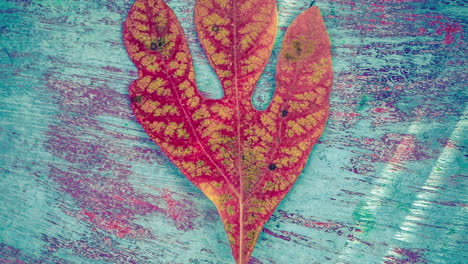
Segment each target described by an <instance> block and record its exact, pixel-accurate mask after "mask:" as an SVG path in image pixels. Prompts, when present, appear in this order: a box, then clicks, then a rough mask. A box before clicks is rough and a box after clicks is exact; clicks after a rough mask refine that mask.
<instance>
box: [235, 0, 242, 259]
mask: <svg viewBox="0 0 468 264" xmlns="http://www.w3.org/2000/svg"><path fill="white" fill-rule="evenodd" d="M237 22H238V18H237V1H233V37H234V45H233V59H234V89H235V96H236V113H237V148H238V149H237V151H238V152H237V153H238V155H237V168H238V176H239V196H238V201H239V231H240V232H239V233H240V234H239V256H238V260H239V263H238V264H242V261H243V259H242V249H243V240H244V223H243V221H242V220H243V217H242V216H243V215H244V181H243V177H242V162H241V156H242V146H241V138H240V137H241V131H240V130H241V128H240V121H241V120H240V119H241V113H240V107H239V84H238V72H237V70H238V69H237V67H238V61H237V44H238V43H237Z"/></svg>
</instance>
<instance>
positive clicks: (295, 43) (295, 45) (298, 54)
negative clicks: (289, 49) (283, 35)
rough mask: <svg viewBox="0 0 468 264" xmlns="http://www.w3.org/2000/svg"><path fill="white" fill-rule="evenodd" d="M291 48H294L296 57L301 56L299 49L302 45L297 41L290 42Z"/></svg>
mask: <svg viewBox="0 0 468 264" xmlns="http://www.w3.org/2000/svg"><path fill="white" fill-rule="evenodd" d="M292 46H293V48H294V51H295V52H296V55H297V56H301V53H302V47H301V46H302V44H301V42H299V41H297V40H296V41H293V42H292Z"/></svg>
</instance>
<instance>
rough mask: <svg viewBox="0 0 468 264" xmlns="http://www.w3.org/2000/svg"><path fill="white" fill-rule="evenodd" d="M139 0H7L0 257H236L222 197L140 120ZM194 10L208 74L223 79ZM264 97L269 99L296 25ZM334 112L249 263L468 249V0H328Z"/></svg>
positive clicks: (438, 254)
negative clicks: (132, 12)
mask: <svg viewBox="0 0 468 264" xmlns="http://www.w3.org/2000/svg"><path fill="white" fill-rule="evenodd" d="M131 4H132V1H104V0H93V1H77V0H75V1H73V0H64V1H19V0H18V1H13V0H7V1H5V0H3V1H1V2H0V13H1V15H0V32H1V39H0V74H1V79H2V80H1V82H0V187H1V191H0V202H1V206H0V263H181V264H182V263H183V264H185V263H200V264H201V263H233V260H232V257H231V253H230V249H229V245H228V242H227V238H226V235H225V232H224V230H223V225H222V223H221V221H220V220H219V217H218V215H217V213H216V210H215V207H214V206H213V205H212V204H211V203H210V202H209V200H208V199H206V198H205V197H204V196H203V195H202V194H201V192H200V191H199V190H198V189H196V188H195V187H194V186H192V185H191V184H190V183H189V181H188V180H186V179H185V177H184V176H183V175H182V174H181V173H180V172H179V171H178V170H177V168H175V167H174V166H173V165H172V164H171V163H170V162H169V161H168V159H167V158H165V157H164V155H162V153H161V152H160V151H159V149H158V148H157V147H156V145H155V144H154V143H153V142H151V140H150V139H149V138H148V136H147V135H146V134H145V133H144V131H143V129H142V128H141V127H140V126H139V125H138V124H137V122H136V121H135V118H134V117H133V115H132V113H131V109H130V102H129V99H128V96H127V95H128V93H127V88H128V85H129V84H130V83H131V82H132V80H134V79H135V77H136V72H135V67H134V65H133V64H132V63H131V62H130V60H129V58H128V56H127V53H126V51H125V48H124V46H123V41H122V22H123V21H124V19H125V16H126V14H127V12H128V10H129V8H130V5H131ZM193 4H194V3H193V1H171V2H169V5H170V6H171V7H172V8H173V9H174V10H175V11H176V13H177V15H178V17H179V18H180V20H181V21H182V22H183V26H184V27H185V30H186V34H187V36H188V38H189V40H190V42H191V49H192V53H193V56H194V58H195V60H196V61H195V63H196V71H197V78H198V79H197V81H198V82H199V84H200V86H201V87H202V88H204V89H205V91H206V92H207V93H209V94H211V95H212V96H215V97H220V96H221V93H220V91H219V90H216V84H213V82H212V81H210V80H212V79H213V78H214V74H213V72H212V71H211V70H210V69H209V66H208V64H207V62H206V58H205V57H204V56H203V55H202V53H201V48H200V47H199V45H198V43H197V40H196V35H195V32H194V26H193ZM309 4H310V2H309V1H307V2H305V1H297V0H296V1H291V2H285V1H281V2H278V9H279V12H280V17H279V18H280V20H279V22H280V25H279V26H280V31H279V35H278V41H277V44H276V48H275V51H274V54H273V57H272V58H271V62H270V64H269V66H268V68H267V71H266V73H265V74H264V76H263V77H262V80H261V82H260V84H259V86H258V89H257V92H256V93H255V96H254V99H253V100H254V102H255V104H256V105H257V107H259V108H264V107H265V106H266V105H267V104H268V100H269V98H270V97H271V94H272V89H274V88H273V81H272V78H273V75H274V65H275V64H276V56H277V54H278V52H279V49H278V47H279V43H281V41H280V40H281V38H282V37H283V35H284V30H285V27H286V26H287V25H288V24H289V23H290V22H291V21H292V20H293V19H294V17H295V16H296V15H297V14H299V13H300V12H301V10H303V9H304V8H307V7H308V6H309ZM315 5H318V6H319V7H320V8H321V11H322V14H323V16H324V20H325V23H326V25H327V28H328V31H329V34H330V38H331V39H332V44H333V54H334V58H333V59H334V61H333V64H334V72H335V73H334V74H335V79H334V86H333V92H332V95H331V111H332V112H331V116H330V119H329V121H328V125H327V128H326V130H325V132H324V134H323V136H322V138H321V140H320V143H319V144H318V145H317V146H316V147H315V149H314V150H313V152H312V155H311V158H310V159H309V162H308V165H307V167H306V169H305V171H304V172H303V173H302V174H301V176H300V177H299V180H298V182H297V183H296V185H295V186H294V187H293V189H292V191H291V192H290V194H289V195H288V196H287V197H286V199H285V200H284V201H283V202H282V203H281V204H280V206H279V207H278V209H277V211H276V212H275V213H274V215H273V217H272V218H271V219H270V221H269V222H268V223H267V224H266V226H265V228H264V232H263V233H262V235H261V236H260V239H259V242H258V244H257V246H256V249H255V251H254V253H253V256H254V259H255V260H254V261H253V263H264V264H267V263H273V264H283V263H387V264H391V263H466V261H467V260H466V259H467V257H468V256H467V252H466V244H467V239H466V237H467V231H466V230H467V216H466V211H467V196H466V192H467V180H466V133H467V131H466V130H467V121H466V112H467V109H466V64H465V63H466V55H465V54H466V52H467V51H466V46H465V41H464V33H465V30H466V19H465V14H466V13H467V11H468V10H467V8H466V7H464V5H466V3H465V1H455V0H453V1H435V0H434V1H422V0H398V1H377V0H374V1H371V0H361V1H345V0H333V1H317V2H316V3H315Z"/></svg>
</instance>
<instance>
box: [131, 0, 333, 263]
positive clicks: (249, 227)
mask: <svg viewBox="0 0 468 264" xmlns="http://www.w3.org/2000/svg"><path fill="white" fill-rule="evenodd" d="M195 20H196V26H197V31H198V35H199V38H200V41H201V43H202V45H203V47H204V48H205V51H206V53H207V55H208V58H209V60H210V63H211V65H212V66H213V68H214V69H215V72H216V73H217V75H218V76H219V78H220V80H221V83H222V85H223V88H224V91H225V97H224V98H223V99H220V100H212V99H207V98H204V97H203V96H202V95H201V94H200V92H199V91H198V89H197V88H196V83H195V79H194V70H193V64H192V59H191V56H190V53H189V50H188V47H187V41H186V39H185V36H184V34H183V30H182V28H181V26H180V24H179V23H178V21H177V18H176V16H175V15H174V13H173V11H172V10H171V9H170V8H169V7H168V6H167V5H166V4H165V3H164V2H163V1H162V0H137V1H136V2H135V4H134V5H133V7H132V9H131V10H130V12H129V14H128V17H127V20H126V22H125V29H124V40H125V45H126V47H127V51H128V53H129V55H130V57H131V59H132V60H133V61H134V63H135V65H136V66H137V67H138V70H139V79H138V80H136V81H135V82H134V83H133V84H132V85H131V87H130V97H131V100H132V107H133V110H134V113H135V115H136V117H137V119H138V121H139V122H140V123H141V124H142V126H143V127H144V129H145V131H146V132H147V133H148V135H149V136H150V137H151V138H152V139H153V140H154V141H155V142H156V143H157V144H158V145H159V147H160V148H161V149H162V150H163V151H164V153H166V155H167V156H168V157H169V158H170V159H171V160H172V161H173V162H174V164H175V165H176V166H177V167H179V169H180V170H181V171H182V173H183V174H184V175H185V176H186V177H187V178H188V179H189V180H190V181H191V182H193V183H194V184H195V185H196V186H197V187H198V188H200V189H201V190H202V191H203V192H204V193H205V194H206V195H207V196H208V198H210V199H211V200H212V201H213V203H214V204H215V205H216V207H217V209H218V212H219V214H220V216H221V219H222V220H223V223H224V226H225V229H226V233H227V236H228V239H229V242H230V244H231V248H232V253H233V256H234V258H235V260H236V263H238V264H246V263H247V262H248V260H249V258H250V255H251V254H252V251H253V248H254V246H255V243H256V241H257V238H258V235H259V234H260V232H261V230H262V227H263V225H264V223H265V222H266V221H267V220H268V219H269V217H270V216H271V214H272V213H273V212H274V209H275V208H276V206H277V205H278V203H279V202H280V201H281V200H282V199H283V197H284V196H285V195H286V193H287V192H288V191H289V189H290V188H291V187H292V185H293V183H294V182H295V180H296V179H297V176H298V175H299V174H300V173H301V171H302V169H303V168H304V165H305V162H306V161H307V157H308V154H309V153H310V151H311V149H312V147H313V145H314V144H315V142H316V141H317V139H318V138H319V137H320V135H321V133H322V131H323V129H324V126H325V123H326V119H327V117H328V108H329V104H328V101H329V99H328V96H329V90H330V86H331V82H332V68H331V54H330V41H329V39H328V35H327V33H326V29H325V26H324V23H323V21H322V17H321V15H320V11H319V10H318V8H315V7H313V8H310V9H308V10H306V11H305V12H303V13H302V14H301V15H299V16H298V17H297V18H296V20H295V21H294V22H293V23H292V25H291V26H290V28H289V29H288V31H287V32H286V36H285V39H284V42H283V48H282V50H281V53H280V58H279V61H278V65H277V76H276V79H277V85H276V86H277V88H276V92H275V95H274V97H273V101H272V103H271V105H270V106H269V108H268V109H267V110H265V111H257V110H255V109H254V108H253V106H252V104H251V95H252V90H253V88H254V86H255V84H256V82H257V80H258V78H259V76H260V74H261V72H262V71H263V68H264V66H265V64H266V62H267V60H268V58H269V56H270V53H271V50H272V47H273V42H274V35H275V29H276V5H275V3H274V2H273V1H271V0H251V1H245V0H241V1H222V0H198V1H197V3H196V11H195Z"/></svg>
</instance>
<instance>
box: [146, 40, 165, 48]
mask: <svg viewBox="0 0 468 264" xmlns="http://www.w3.org/2000/svg"><path fill="white" fill-rule="evenodd" d="M164 44H166V43H165V41H164V39H163V38H160V39H158V40H157V41H153V42H151V44H150V47H149V48H150V50H152V51H156V50H159V49H161V48H162V47H163V46H164Z"/></svg>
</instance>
